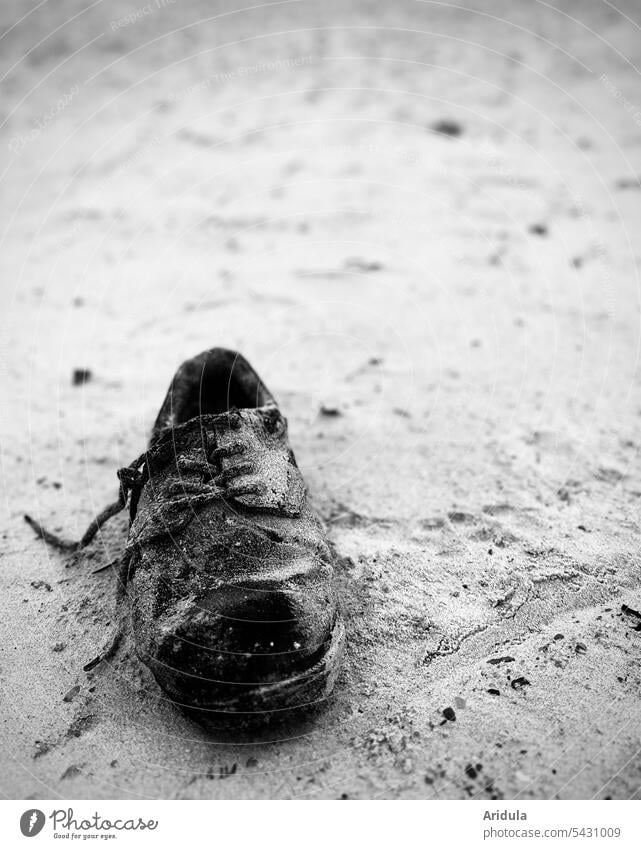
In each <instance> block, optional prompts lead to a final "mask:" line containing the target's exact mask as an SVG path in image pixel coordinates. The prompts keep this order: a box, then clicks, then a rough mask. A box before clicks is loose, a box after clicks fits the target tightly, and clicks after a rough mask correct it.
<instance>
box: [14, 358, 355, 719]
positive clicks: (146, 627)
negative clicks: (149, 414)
mask: <svg viewBox="0 0 641 849" xmlns="http://www.w3.org/2000/svg"><path fill="white" fill-rule="evenodd" d="M119 478H120V496H119V500H118V502H117V503H116V504H115V505H112V506H111V507H110V508H107V510H105V511H104V513H103V514H101V516H100V517H98V518H97V519H96V520H95V522H94V523H92V526H90V528H89V530H88V532H87V534H85V537H83V540H82V541H81V542H80V543H78V544H76V547H81V546H82V545H85V544H86V543H87V542H88V541H89V539H91V537H92V536H93V535H94V534H95V532H96V530H97V529H98V527H99V526H100V525H101V524H102V523H103V522H104V521H105V520H106V518H109V517H110V516H111V515H113V514H114V513H115V512H117V510H118V509H122V507H123V506H124V505H125V504H126V503H127V501H129V505H130V516H131V524H130V530H129V538H128V541H127V548H126V555H125V561H124V568H123V570H122V572H121V575H122V582H123V584H124V585H125V593H124V600H125V601H126V603H127V605H128V609H129V611H130V618H131V625H132V630H133V636H134V643H135V647H136V651H137V653H138V656H139V657H140V658H141V660H142V661H143V662H144V663H145V664H146V665H147V666H148V667H149V668H150V669H151V670H152V672H153V674H154V676H155V678H156V680H157V681H158V683H159V684H160V686H161V687H162V689H163V690H164V691H165V693H166V694H167V695H168V696H169V697H170V698H171V699H172V700H173V701H175V702H177V703H178V704H180V705H183V706H185V707H187V708H192V709H193V708H199V709H202V710H205V711H211V712H225V713H229V712H231V713H245V714H260V713H262V712H268V713H271V712H273V711H275V710H281V709H286V708H290V707H297V706H302V705H307V704H311V703H315V702H317V701H319V700H322V699H323V698H324V697H326V696H327V695H328V694H329V693H330V692H331V690H332V687H333V685H334V681H335V679H336V675H337V673H338V666H339V662H340V658H341V653H342V648H343V641H344V626H343V622H342V618H341V616H340V613H339V609H338V599H337V595H336V589H335V586H334V570H333V555H332V552H331V549H330V548H329V546H328V544H327V540H326V537H325V533H324V529H323V526H322V524H321V522H320V520H319V519H318V517H317V516H316V515H315V513H314V512H313V510H312V508H311V507H310V504H309V502H308V498H307V491H306V487H305V484H304V481H303V479H302V476H301V474H300V472H299V470H298V467H297V465H296V461H295V459H294V455H293V453H292V451H291V449H290V447H289V444H288V440H287V423H286V420H285V419H284V417H283V416H282V414H281V413H280V411H279V409H278V407H277V405H276V402H275V400H274V398H273V396H272V395H271V394H270V392H269V391H268V390H267V389H266V388H265V386H264V385H263V383H262V381H261V380H260V378H259V377H258V375H257V374H256V372H255V371H254V370H253V368H252V367H251V366H250V365H249V363H248V362H247V360H245V358H244V357H242V356H241V355H240V354H237V353H235V352H233V351H227V350H224V349H221V348H214V349H212V350H210V351H206V352H205V353H203V354H200V355H199V356H197V357H194V358H193V359H191V360H188V361H187V362H185V363H184V364H183V365H182V366H181V367H180V368H179V370H178V372H177V373H176V375H175V377H174V379H173V381H172V383H171V385H170V387H169V391H168V393H167V396H166V398H165V401H164V403H163V405H162V407H161V409H160V413H159V414H158V418H157V420H156V423H155V425H154V428H153V432H152V435H151V439H150V442H149V446H148V449H147V451H146V452H145V453H144V454H143V455H142V456H141V457H140V458H139V459H138V460H136V461H135V462H134V463H133V464H132V465H131V466H130V467H128V468H126V469H121V470H120V472H119ZM30 521H31V524H32V525H34V527H36V528H37V530H39V532H41V533H42V534H43V536H44V537H45V539H47V541H49V542H56V539H55V538H53V537H52V535H50V534H47V533H46V532H44V531H43V530H42V528H41V527H40V526H38V525H36V523H34V522H33V521H32V520H30ZM58 542H59V541H58Z"/></svg>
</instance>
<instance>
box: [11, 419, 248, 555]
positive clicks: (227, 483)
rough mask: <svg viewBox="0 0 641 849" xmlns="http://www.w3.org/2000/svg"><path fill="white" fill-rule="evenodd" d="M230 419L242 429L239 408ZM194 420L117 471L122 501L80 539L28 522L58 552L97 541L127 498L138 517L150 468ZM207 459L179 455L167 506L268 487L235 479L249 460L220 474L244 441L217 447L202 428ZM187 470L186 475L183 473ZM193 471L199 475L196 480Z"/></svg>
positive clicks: (165, 435) (159, 439)
mask: <svg viewBox="0 0 641 849" xmlns="http://www.w3.org/2000/svg"><path fill="white" fill-rule="evenodd" d="M228 423H229V426H230V428H231V429H232V430H237V429H238V428H239V427H240V417H239V416H238V415H237V413H236V411H235V410H230V412H229V414H228ZM191 426H192V423H191V422H185V423H183V424H181V425H176V426H175V427H172V428H170V429H169V430H167V431H164V432H163V433H162V434H160V436H158V437H157V439H156V440H155V441H154V443H152V445H151V446H150V447H149V448H148V449H147V450H146V451H145V452H144V453H143V454H141V455H140V456H139V457H137V458H136V459H135V460H134V461H133V462H132V463H130V464H129V465H128V466H124V467H123V468H121V469H118V472H117V475H118V480H119V484H120V485H119V488H118V499H117V500H116V501H114V502H113V504H109V505H108V506H107V507H105V508H104V509H103V510H101V511H100V513H98V515H97V516H96V517H95V518H94V519H93V520H92V521H91V522H90V524H89V526H88V527H87V530H86V531H85V532H84V534H83V535H82V537H81V538H80V539H79V540H77V541H71V540H67V539H64V538H63V537H61V536H59V535H58V534H54V533H52V532H51V531H48V530H47V529H46V528H45V527H44V526H43V525H41V524H40V522H37V521H36V520H35V519H34V518H32V517H31V516H29V515H28V514H25V517H24V518H25V521H26V522H27V524H28V525H29V526H30V527H31V528H33V530H34V531H35V532H36V533H37V534H38V535H39V536H40V537H41V538H42V539H43V541H44V542H46V543H47V544H48V545H51V546H52V547H54V548H57V549H58V550H59V551H69V552H73V551H79V550H80V549H82V548H85V547H86V546H87V545H89V543H90V542H91V541H92V540H93V539H94V537H95V536H96V534H97V533H98V531H99V530H100V528H101V527H102V526H103V525H105V524H106V523H107V522H108V521H109V520H110V519H112V518H113V517H114V516H116V515H117V514H118V513H120V512H121V511H122V510H124V509H125V507H126V506H127V503H128V502H129V513H130V521H131V522H133V520H134V519H135V517H136V511H137V508H138V500H139V498H140V494H141V492H142V489H143V487H144V485H145V484H146V483H147V481H148V480H149V479H150V477H151V468H152V466H153V465H154V464H155V463H158V462H159V461H160V460H162V459H164V458H165V456H166V455H167V453H169V449H171V448H175V446H174V441H175V438H176V436H177V435H179V434H180V433H181V432H182V431H183V430H185V429H186V428H187V427H191ZM203 438H204V439H203V441H204V445H203V447H204V457H203V458H202V459H199V460H194V459H188V458H185V459H181V458H179V457H176V468H177V471H178V476H177V477H176V478H175V480H174V481H173V482H172V483H171V484H170V486H169V488H168V495H169V496H170V500H169V502H168V503H167V505H166V506H167V507H170V508H180V507H182V506H195V505H196V504H198V503H206V502H208V501H212V500H214V499H218V498H238V497H239V496H241V495H250V494H260V493H261V492H262V491H263V490H264V484H262V483H261V482H251V483H248V484H245V485H241V484H238V483H236V484H235V483H234V480H235V479H236V478H238V477H241V476H242V475H247V474H249V473H251V471H252V465H251V463H237V464H236V465H235V466H233V467H231V468H230V469H228V470H226V471H224V472H219V473H218V474H216V472H215V465H214V464H216V463H217V461H220V460H222V459H223V458H227V457H232V456H234V455H237V454H241V453H242V452H243V451H244V446H243V445H242V443H239V442H233V443H231V444H230V445H229V446H226V447H224V448H219V447H217V446H216V445H215V443H214V444H213V446H212V444H211V441H210V439H209V437H208V434H207V432H206V431H203ZM183 474H186V475H187V476H188V477H186V478H185V477H183ZM194 475H195V476H196V477H195V478H194Z"/></svg>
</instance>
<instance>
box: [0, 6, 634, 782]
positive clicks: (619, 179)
mask: <svg viewBox="0 0 641 849" xmlns="http://www.w3.org/2000/svg"><path fill="white" fill-rule="evenodd" d="M248 5H250V4H248ZM29 6H31V4H29ZM346 6H348V4H346V3H343V4H339V3H334V4H332V3H325V2H283V3H277V4H271V5H268V6H264V7H261V8H259V7H257V8H250V9H248V10H246V11H234V8H233V6H232V5H224V4H222V3H211V2H204V0H203V2H187V0H174V2H173V3H171V2H169V0H167V2H166V4H165V5H164V7H163V3H162V0H159V2H158V3H157V2H156V0H151V2H150V4H148V5H147V6H144V4H143V1H142V0H140V3H139V5H138V6H136V4H135V3H129V2H128V0H127V2H117V3H116V2H111V3H109V4H107V3H104V2H98V3H94V4H93V5H92V6H90V7H88V8H87V9H84V5H83V4H82V3H80V2H70V0H67V2H55V3H54V2H47V3H46V4H40V6H39V7H36V10H35V11H33V12H32V13H31V14H27V12H26V6H25V4H24V3H22V2H18V0H3V2H2V5H1V6H0V22H1V25H2V30H3V31H5V30H7V28H8V27H10V26H12V25H14V24H16V22H17V21H18V20H19V18H20V17H21V16H23V15H25V17H24V19H23V20H22V21H21V22H20V23H17V24H16V25H15V27H14V28H13V29H12V30H11V31H8V32H6V33H5V35H4V36H3V38H2V40H1V41H0V45H1V47H0V49H1V56H2V59H1V65H2V73H3V75H4V79H3V82H2V86H3V96H2V114H1V117H2V134H3V135H2V143H1V145H0V150H2V151H3V155H2V157H1V166H2V212H3V215H2V233H3V241H2V250H1V252H0V263H1V264H2V278H1V279H2V287H1V303H0V306H1V311H2V375H3V393H2V404H1V411H2V412H1V415H2V432H3V440H2V457H1V459H2V474H3V495H4V500H3V517H2V531H3V533H2V539H3V543H4V544H3V554H2V559H1V566H2V569H1V573H0V582H1V583H2V602H3V612H2V615H1V616H0V666H1V669H0V686H1V691H0V692H1V699H2V710H1V725H0V728H1V729H2V730H1V738H2V762H1V767H2V769H1V777H0V788H1V790H2V793H3V794H4V795H5V796H7V797H11V798H20V797H28V798H39V797H40V798H56V797H66V798H92V797H93V798H118V797H136V796H140V797H152V798H176V797H177V798H201V797H204V798H208V797H216V798H218V797H220V798H222V797H225V798H228V797H258V798H263V797H266V798H281V797H286V798H291V797H294V798H301V797H303V798H345V797H348V798H379V797H382V798H425V797H427V798H432V797H437V798H483V799H503V798H505V799H513V798H532V797H533V798H585V797H592V796H595V797H598V798H603V797H611V798H629V797H633V796H635V795H636V797H637V798H638V797H639V795H640V792H641V758H640V750H641V748H640V747H641V703H640V700H639V687H640V684H641V667H640V664H639V661H640V660H641V613H635V612H634V611H641V587H640V580H639V541H640V536H641V528H640V525H639V505H640V499H641V467H640V465H639V459H640V457H639V455H640V452H641V440H640V437H639V416H640V414H641V398H640V397H639V375H638V368H639V343H640V339H641V337H640V332H639V330H640V298H639V281H638V270H637V261H638V250H639V249H638V233H639V227H640V224H641V221H640V218H641V207H640V205H639V200H640V197H641V196H640V194H639V183H638V179H637V175H638V173H639V168H640V167H641V162H640V153H641V90H640V87H639V78H638V69H637V67H636V65H635V62H636V63H639V62H641V38H640V34H641V33H640V28H639V23H641V17H640V15H639V9H638V7H636V6H635V3H634V2H632V0H627V2H619V3H618V6H619V7H620V12H618V11H616V10H615V8H614V6H613V5H612V4H610V3H608V2H605V0H603V2H600V0H590V2H578V0H575V2H570V0H566V2H559V3H556V4H554V5H550V4H547V3H543V2H540V3H539V2H535V0H532V2H526V0H520V2H507V0H506V2H491V3H490V2H485V3H480V2H479V0H475V2H474V3H473V4H472V5H470V6H469V7H468V8H467V9H463V8H462V6H461V5H459V6H456V5H450V4H447V3H436V2H398V3H394V4H392V3H389V4H385V3H383V2H379V3H369V4H366V3H363V2H360V3H355V4H349V8H343V7H346ZM136 15H137V17H136ZM125 16H129V17H127V18H126V19H125ZM626 16H627V17H626ZM603 75H605V77H604V76H603ZM443 122H444V123H443ZM439 126H440V129H441V130H443V132H438V131H436V130H438V128H439ZM212 345H225V346H229V347H235V348H238V349H240V350H241V351H243V352H244V353H245V354H246V356H247V357H248V358H249V359H250V360H251V362H252V363H253V364H254V365H255V366H256V368H257V369H258V370H259V372H260V373H261V375H262V376H263V377H264V379H265V381H266V382H267V384H268V385H269V386H270V387H271V388H272V390H273V391H274V393H275V394H276V396H277V398H278V399H279V401H280V403H281V406H282V408H283V410H284V412H285V414H286V415H287V416H288V418H289V420H290V431H291V439H292V443H293V446H294V448H295V450H296V453H297V457H298V461H299V465H300V466H301V468H302V470H303V472H304V474H305V476H306V479H307V481H308V483H309V486H310V490H311V491H312V492H313V494H314V496H315V500H316V503H317V505H318V508H319V510H320V512H321V514H322V515H323V517H324V518H325V520H326V521H327V524H328V527H329V532H330V535H331V538H332V540H333V542H334V544H335V546H336V549H337V551H338V553H339V555H340V566H339V579H340V586H341V593H342V598H343V602H344V606H345V611H346V617H347V625H348V639H349V644H348V653H347V657H346V661H345V665H344V670H343V672H342V675H341V677H340V679H339V683H338V686H337V690H336V695H335V698H334V699H333V700H332V701H331V703H330V704H328V705H327V706H326V708H325V709H324V710H323V711H321V712H320V713H319V714H318V715H317V716H316V717H313V718H307V719H304V720H301V721H300V722H298V723H292V724H289V725H285V726H281V727H272V728H268V729H267V730H266V731H265V732H264V733H262V734H261V735H256V736H255V737H254V738H248V737H244V738H243V737H240V736H239V737H238V738H233V737H230V736H229V735H219V736H216V735H215V734H211V733H209V734H208V733H205V732H204V731H203V730H201V729H200V728H199V727H198V726H197V725H194V724H192V723H191V722H190V721H188V720H187V719H185V718H184V717H183V716H182V715H180V714H178V713H177V712H176V711H175V710H174V709H173V708H172V707H171V705H169V704H168V703H167V702H166V701H164V700H163V699H162V698H161V696H160V693H159V691H158V689H157V688H156V686H155V684H154V682H153V680H152V679H151V677H150V675H149V674H148V672H147V671H146V669H145V668H144V667H141V665H140V664H139V663H138V662H137V660H136V659H135V657H134V655H133V652H132V647H131V644H130V643H129V642H127V643H126V644H125V646H124V648H123V650H122V651H121V652H120V654H119V655H118V657H117V658H116V660H115V662H114V663H113V664H112V665H110V666H109V667H108V668H106V669H102V670H99V671H97V672H96V673H95V674H90V675H86V674H85V673H83V672H82V665H83V663H85V662H86V661H87V660H88V659H90V658H91V657H93V655H94V654H95V651H96V648H97V647H98V646H99V644H100V643H101V641H102V639H103V637H104V635H105V633H106V631H107V628H108V623H109V622H110V621H112V618H113V585H114V581H113V576H112V575H111V573H110V570H109V569H107V570H105V571H101V572H98V573H97V574H94V573H93V570H96V569H99V568H100V567H102V566H105V565H106V564H108V563H109V562H111V561H112V560H113V559H114V558H115V557H116V556H117V554H118V551H119V550H120V547H121V546H122V544H123V540H124V537H125V534H126V528H125V521H124V519H123V520H118V521H116V522H114V523H113V526H112V527H111V528H110V529H109V531H107V532H106V533H105V535H104V537H103V539H102V541H101V542H100V543H98V544H96V545H95V546H94V547H93V548H92V550H91V551H90V552H89V553H88V555H87V557H84V558H82V559H81V560H79V561H77V562H75V561H74V562H70V561H69V560H68V559H66V560H65V558H62V557H60V556H58V555H56V554H55V553H52V552H50V551H48V550H47V549H46V548H45V547H44V546H43V545H42V544H41V542H40V541H39V540H37V539H35V538H34V537H33V534H32V533H31V532H30V531H29V529H28V528H27V527H26V526H25V525H24V524H23V521H22V514H23V513H24V512H26V511H29V512H31V513H34V514H35V515H37V516H38V517H40V518H41V519H42V520H43V521H45V522H48V523H49V525H50V526H51V527H54V528H59V529H64V531H65V533H67V534H68V535H77V534H79V533H80V532H81V531H82V530H83V529H84V527H85V526H86V524H87V522H88V521H89V519H90V518H91V517H92V516H93V515H94V513H95V512H96V511H97V510H99V509H100V508H101V507H102V506H104V504H105V503H108V502H109V501H110V500H111V499H112V497H113V493H114V491H115V470H116V468H117V467H119V466H121V465H124V464H125V463H128V462H129V461H130V460H132V459H133V458H134V457H135V456H137V455H138V454H139V452H140V451H141V449H142V447H143V446H144V444H145V440H146V437H147V434H148V431H149V428H150V425H151V423H152V420H153V418H154V416H155V414H156V411H157V408H158V406H159V404H160V402H161V400H162V397H163V395H164V392H165V389H166V387H167V384H168V382H169V379H170V377H171V375H172V374H173V371H174V369H175V367H176V366H177V365H178V364H179V363H180V362H181V361H182V360H183V359H184V358H186V357H188V356H191V355H192V354H195V353H197V352H199V351H201V350H203V349H204V348H208V347H210V346H212ZM74 369H89V370H90V371H91V374H92V379H91V380H90V381H89V382H87V383H85V384H83V385H78V386H74V385H72V373H73V371H74ZM323 405H326V406H329V407H333V408H335V409H336V410H337V411H338V413H339V414H338V415H334V416H327V415H323V414H322V413H321V412H320V410H321V407H322V406H323ZM623 605H625V606H626V607H622V606H623ZM448 708H449V709H451V710H447V709H448ZM444 710H445V711H446V715H447V716H449V717H450V719H446V718H445V715H444V713H443V711H444Z"/></svg>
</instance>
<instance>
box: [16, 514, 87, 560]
mask: <svg viewBox="0 0 641 849" xmlns="http://www.w3.org/2000/svg"><path fill="white" fill-rule="evenodd" d="M24 520H25V522H26V523H27V524H28V525H29V527H30V528H32V529H33V530H34V531H35V532H36V534H37V535H38V536H39V537H40V538H41V539H42V540H43V542H46V543H47V545H50V546H52V547H53V548H57V549H58V550H59V551H77V550H78V548H80V543H79V542H72V541H71V540H68V539H63V538H62V537H59V536H58V535H57V534H52V533H51V531H48V530H47V529H46V528H43V526H42V525H41V524H40V522H36V520H35V519H33V518H32V517H31V516H29V515H28V514H27V513H25V515H24Z"/></svg>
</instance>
